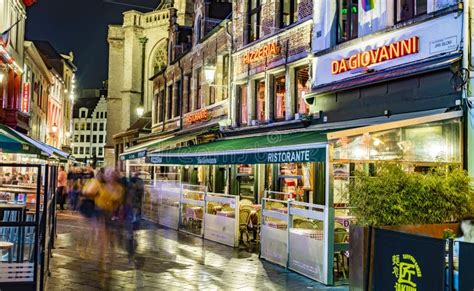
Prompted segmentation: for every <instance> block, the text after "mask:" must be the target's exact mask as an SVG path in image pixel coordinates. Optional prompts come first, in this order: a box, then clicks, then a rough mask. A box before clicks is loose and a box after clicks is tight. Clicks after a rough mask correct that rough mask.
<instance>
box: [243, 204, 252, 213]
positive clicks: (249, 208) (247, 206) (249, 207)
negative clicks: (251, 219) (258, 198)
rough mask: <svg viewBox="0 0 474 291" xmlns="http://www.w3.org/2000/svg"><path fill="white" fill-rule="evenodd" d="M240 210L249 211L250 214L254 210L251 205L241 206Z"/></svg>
mask: <svg viewBox="0 0 474 291" xmlns="http://www.w3.org/2000/svg"><path fill="white" fill-rule="evenodd" d="M240 209H248V210H249V211H250V212H252V211H253V210H254V209H253V207H252V206H250V205H240Z"/></svg>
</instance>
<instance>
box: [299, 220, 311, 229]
mask: <svg viewBox="0 0 474 291" xmlns="http://www.w3.org/2000/svg"><path fill="white" fill-rule="evenodd" d="M298 228H301V229H314V225H313V223H312V222H311V221H308V220H303V221H302V222H301V223H300V224H299V226H298Z"/></svg>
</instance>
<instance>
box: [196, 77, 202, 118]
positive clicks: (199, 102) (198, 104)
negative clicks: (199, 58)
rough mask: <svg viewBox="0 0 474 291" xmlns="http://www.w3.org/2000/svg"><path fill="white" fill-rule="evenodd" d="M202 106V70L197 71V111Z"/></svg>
mask: <svg viewBox="0 0 474 291" xmlns="http://www.w3.org/2000/svg"><path fill="white" fill-rule="evenodd" d="M201 106H202V90H201V69H198V70H197V71H196V106H195V107H196V110H197V109H201Z"/></svg>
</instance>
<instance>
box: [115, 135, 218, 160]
mask: <svg viewBox="0 0 474 291" xmlns="http://www.w3.org/2000/svg"><path fill="white" fill-rule="evenodd" d="M212 132H213V130H212V129H211V130H209V129H206V130H204V129H203V130H200V131H198V132H193V133H187V134H182V135H175V136H167V137H164V138H161V139H157V140H153V141H150V142H146V143H142V144H139V145H136V146H133V147H130V148H128V149H127V150H125V152H124V153H123V154H121V155H120V160H122V161H127V160H134V159H140V158H144V157H145V156H146V155H147V153H152V152H159V151H163V150H167V149H171V148H175V147H176V146H179V144H181V143H183V142H187V141H190V140H192V139H194V138H196V136H198V135H200V134H203V133H212Z"/></svg>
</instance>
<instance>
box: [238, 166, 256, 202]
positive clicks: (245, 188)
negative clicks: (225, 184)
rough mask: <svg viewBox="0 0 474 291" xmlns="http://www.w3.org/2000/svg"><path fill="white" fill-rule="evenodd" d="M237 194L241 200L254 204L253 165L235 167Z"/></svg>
mask: <svg viewBox="0 0 474 291" xmlns="http://www.w3.org/2000/svg"><path fill="white" fill-rule="evenodd" d="M237 181H238V184H237V185H238V192H237V193H239V195H240V197H241V199H248V200H251V201H253V202H255V189H254V184H255V178H254V166H253V165H239V166H238V167H237Z"/></svg>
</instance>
